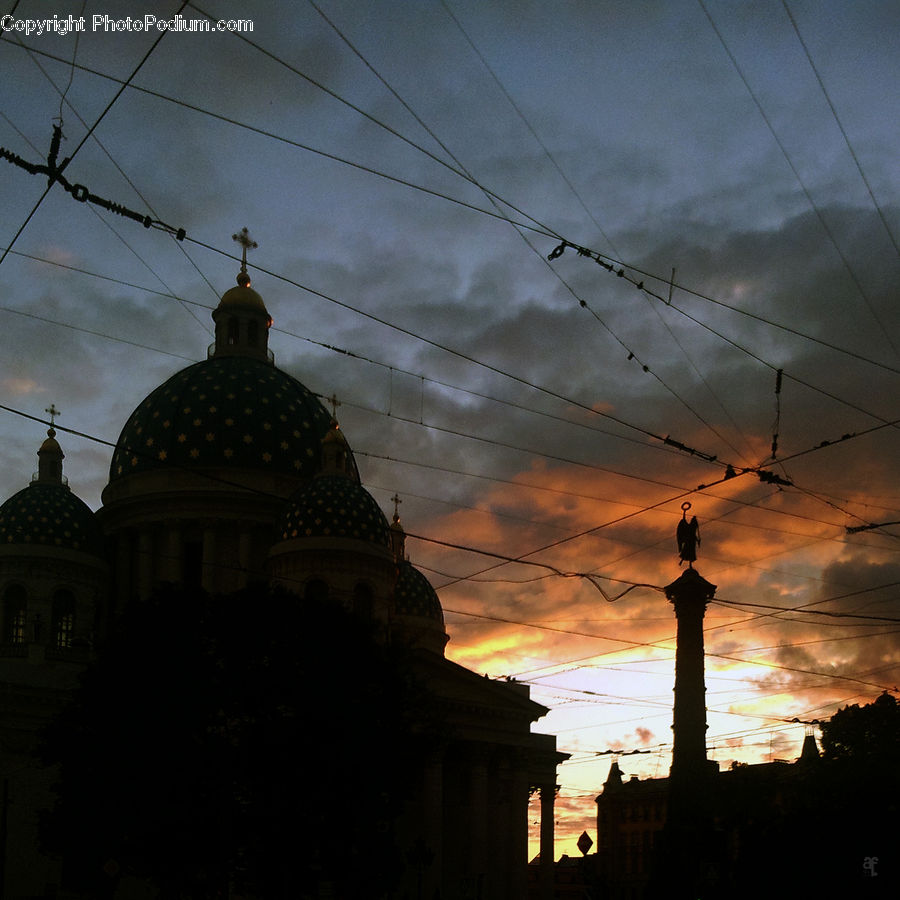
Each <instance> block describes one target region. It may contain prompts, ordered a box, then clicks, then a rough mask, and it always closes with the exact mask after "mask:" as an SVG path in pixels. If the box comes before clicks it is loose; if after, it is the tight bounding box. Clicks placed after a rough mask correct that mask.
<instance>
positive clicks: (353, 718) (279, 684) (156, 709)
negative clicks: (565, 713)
mask: <svg viewBox="0 0 900 900" xmlns="http://www.w3.org/2000/svg"><path fill="white" fill-rule="evenodd" d="M375 637H376V635H375V631H374V628H373V626H372V625H371V624H370V623H366V622H362V621H360V620H358V619H357V618H355V617H354V616H353V615H351V614H350V613H349V612H346V611H344V610H343V609H340V608H338V607H337V606H336V605H334V604H330V605H329V604H327V603H315V602H310V601H308V600H300V599H299V598H298V597H296V596H294V595H293V594H290V593H288V592H283V591H276V590H270V589H268V588H263V587H257V588H252V589H247V590H244V591H241V592H239V593H237V594H232V595H227V596H216V597H211V596H207V595H205V594H202V593H197V592H187V591H183V590H180V589H174V588H168V589H165V590H163V591H161V592H159V593H157V594H156V595H155V596H154V597H153V598H152V599H151V600H150V601H148V602H146V603H141V604H136V605H135V606H134V607H133V608H132V609H130V610H128V611H127V612H126V613H125V614H124V615H123V617H122V618H121V621H120V622H119V623H118V627H117V629H116V632H115V634H114V635H113V636H112V637H111V638H110V639H109V641H108V642H107V643H106V645H105V646H104V647H103V649H102V651H101V653H100V655H99V658H98V661H97V663H96V665H95V666H93V667H92V669H90V670H89V671H88V672H87V673H86V676H85V678H84V682H83V686H82V688H81V690H80V691H79V692H78V694H77V696H76V697H75V698H74V700H73V702H72V704H71V705H70V706H69V708H68V709H67V710H66V711H65V713H64V714H63V715H62V716H61V717H60V718H59V719H58V720H57V721H55V722H54V724H53V725H52V727H51V728H50V729H49V730H48V732H47V735H46V740H45V752H44V755H45V761H46V762H47V763H48V764H54V765H58V766H59V771H60V778H59V782H58V786H57V796H58V800H57V803H56V806H55V808H54V809H53V810H52V811H51V812H50V813H49V814H48V816H47V817H46V821H45V823H44V839H45V843H46V844H47V846H48V848H49V849H51V850H54V851H56V852H57V853H60V854H61V855H63V857H64V864H65V873H66V877H67V880H68V881H69V883H70V884H71V885H72V886H74V887H77V888H78V889H81V890H85V891H89V892H90V894H91V895H92V896H102V895H103V894H104V893H107V894H108V893H111V891H112V890H113V887H114V885H115V883H116V881H117V880H118V879H120V878H121V877H122V876H123V875H132V876H137V877H141V878H147V879H150V880H151V881H152V882H153V883H155V884H156V885H157V887H158V888H159V889H160V890H161V891H162V895H163V896H171V897H196V898H207V897H219V896H231V895H235V894H237V895H246V896H265V897H303V896H304V895H306V894H309V895H313V894H315V893H316V892H317V891H318V889H319V885H320V884H323V883H326V882H327V883H329V884H330V886H331V889H332V890H333V891H334V892H335V893H334V895H335V896H338V897H342V896H346V897H352V896H366V897H377V896H379V895H380V894H381V893H382V892H383V891H385V890H387V889H388V888H389V886H390V884H391V882H392V880H393V878H394V877H395V876H396V875H397V874H398V871H399V866H400V864H401V863H400V861H399V860H398V858H397V855H396V852H395V848H394V846H393V841H392V840H391V824H392V822H393V820H394V818H395V816H396V815H397V814H398V813H399V811H400V805H401V803H402V799H401V798H402V795H403V790H402V785H403V782H404V779H405V778H407V777H409V765H410V763H411V761H412V757H413V756H414V755H415V753H416V750H417V748H419V747H420V745H421V742H422V741H424V740H425V739H426V738H425V736H424V731H427V729H423V725H422V723H423V721H427V718H428V717H427V708H428V704H427V701H426V700H425V698H424V696H423V695H422V694H421V692H420V689H419V688H418V687H417V686H416V684H415V681H414V679H413V678H412V676H411V674H410V669H409V666H408V659H407V658H405V657H404V654H403V653H402V651H400V650H398V649H396V648H390V647H387V646H385V645H384V644H383V643H382V642H379V641H378V640H376V639H375ZM229 891H230V892H232V893H229Z"/></svg>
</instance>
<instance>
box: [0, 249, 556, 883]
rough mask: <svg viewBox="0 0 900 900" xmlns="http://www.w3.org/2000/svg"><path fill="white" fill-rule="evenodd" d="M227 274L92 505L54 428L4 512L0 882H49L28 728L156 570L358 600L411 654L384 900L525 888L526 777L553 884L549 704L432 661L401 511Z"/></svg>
mask: <svg viewBox="0 0 900 900" xmlns="http://www.w3.org/2000/svg"><path fill="white" fill-rule="evenodd" d="M245 260H246V254H245ZM237 281H238V283H237V285H236V286H235V287H233V288H231V289H230V290H228V291H227V292H226V293H225V294H224V295H223V296H222V298H221V300H220V302H219V304H218V306H217V308H216V310H215V311H214V312H213V320H214V322H215V342H214V343H213V344H212V345H211V346H210V348H209V352H208V358H207V359H206V360H204V361H202V362H199V363H196V364H194V365H192V366H189V367H187V368H185V369H183V370H182V371H180V372H177V373H176V374H174V375H173V376H172V377H170V378H169V379H168V380H166V381H165V382H164V383H163V384H161V385H160V386H159V387H157V388H156V389H155V390H153V391H151V393H150V394H149V395H148V396H147V397H146V398H144V399H143V400H141V402H140V403H138V404H137V406H136V407H135V409H134V412H133V413H132V414H131V416H130V417H129V418H128V419H127V421H126V422H125V424H124V426H123V428H122V431H121V434H120V437H119V439H118V441H117V444H116V447H115V450H114V452H113V454H112V460H111V464H110V471H109V481H108V483H107V485H106V487H105V489H104V491H103V494H102V508H101V509H100V510H99V511H98V512H97V513H96V514H94V513H93V512H91V510H90V509H89V508H88V507H87V506H86V505H85V504H84V503H83V502H82V501H81V500H79V499H78V498H77V497H76V496H75V494H74V493H73V492H72V491H71V490H70V489H69V487H68V485H67V482H66V479H65V477H64V476H63V472H62V462H63V456H64V454H63V451H62V448H61V446H60V444H59V442H58V441H57V440H56V433H55V430H54V428H51V429H50V431H49V432H48V437H47V439H46V440H45V441H44V443H43V444H42V445H41V447H40V449H39V451H38V457H39V468H38V473H37V475H36V476H35V478H34V480H33V481H32V483H31V484H30V485H28V486H27V487H25V488H24V489H23V490H21V491H19V492H18V493H17V494H15V495H14V496H13V497H11V498H9V499H8V500H6V502H5V503H3V504H2V506H0V604H2V605H0V616H2V620H0V635H2V643H0V749H2V751H3V756H2V773H0V774H2V778H3V790H4V793H3V797H2V804H3V805H2V809H0V896H6V897H17V898H24V897H40V896H55V895H57V894H56V892H57V890H58V889H59V879H60V873H59V869H58V866H57V865H56V864H55V862H54V861H53V860H52V859H48V858H46V857H44V856H43V855H42V854H41V853H40V851H39V849H38V844H37V815H38V811H39V810H40V809H41V808H42V807H44V806H47V805H48V804H49V802H50V800H51V794H50V786H51V781H52V773H50V772H47V771H46V770H44V769H42V768H41V766H40V765H39V763H38V762H37V761H36V759H35V756H34V753H35V746H36V741H37V735H38V732H39V730H40V728H41V727H42V725H43V724H44V723H45V722H46V721H47V720H48V719H49V718H51V717H52V716H53V715H54V713H55V712H57V711H58V710H59V709H60V708H61V707H62V705H63V704H64V703H65V701H66V698H67V696H68V695H69V693H70V692H71V690H72V689H73V687H74V686H75V684H76V682H77V677H78V674H79V673H80V671H81V670H82V669H83V667H84V665H85V664H86V663H87V662H88V661H89V659H90V657H91V655H92V653H93V650H94V648H95V647H97V646H98V645H101V644H102V642H103V640H104V638H105V637H106V635H107V634H108V633H109V629H110V625H111V623H112V622H113V621H115V618H116V616H117V615H118V614H119V613H120V612H121V611H122V610H124V609H125V608H127V607H128V605H129V604H132V603H135V602H139V601H141V600H142V599H145V598H147V597H149V596H150V594H151V593H152V592H153V590H154V588H155V587H156V586H157V585H159V584H161V583H172V584H179V585H182V586H185V587H189V588H197V589H202V590H204V591H207V592H209V593H225V592H230V591H234V590H237V589H240V588H243V587H245V586H247V585H249V584H251V583H253V582H255V581H258V580H260V579H264V580H265V581H267V582H268V583H270V584H273V585H279V586H282V587H286V588H288V589H289V590H291V591H293V592H295V593H296V594H297V596H298V602H299V603H302V602H303V600H304V598H315V599H321V598H328V600H329V601H331V602H334V603H336V604H341V605H342V606H344V607H346V608H350V609H353V610H354V611H356V612H357V613H359V614H360V615H361V616H364V617H366V618H368V619H370V620H371V621H373V622H374V623H375V624H376V625H377V628H378V633H379V634H380V635H381V636H382V638H383V639H384V640H390V641H396V642H402V643H403V644H405V645H407V646H409V647H410V648H412V650H413V658H414V661H415V662H414V665H415V673H416V675H417V676H418V677H419V678H420V679H421V680H422V682H423V684H425V685H426V686H427V689H428V691H429V693H430V696H431V697H432V698H433V699H434V706H435V714H436V715H437V716H438V717H439V718H440V721H441V726H442V735H443V740H442V742H441V743H440V745H439V746H436V747H435V748H433V750H431V751H430V752H429V754H428V756H427V758H425V759H422V760H420V762H419V766H418V768H417V769H416V770H415V771H412V772H410V773H409V778H408V780H407V783H406V784H405V785H403V786H402V787H398V790H402V791H403V792H404V797H403V800H404V804H403V806H404V810H405V811H404V813H403V818H402V819H401V820H400V821H399V822H398V823H396V833H397V836H398V837H397V840H398V845H399V847H400V849H401V851H402V852H403V853H405V854H406V856H407V858H410V859H413V858H415V859H417V860H418V862H417V865H416V866H411V867H410V869H409V872H408V873H407V874H406V875H405V876H404V877H405V881H404V882H403V885H402V888H401V890H400V893H399V894H398V896H404V895H406V896H410V897H423V898H433V897H441V898H442V900H454V898H464V897H465V898H470V897H471V898H476V897H483V898H489V897H490V898H508V900H514V898H515V900H519V898H521V897H523V896H525V893H526V891H527V884H526V879H527V856H526V854H527V840H528V803H529V797H530V795H531V793H532V792H533V791H535V790H537V791H539V792H540V797H541V804H540V809H541V851H542V855H543V858H544V859H545V863H544V865H543V866H542V871H541V875H540V879H539V881H540V884H541V885H542V887H541V889H540V896H542V897H545V898H549V897H550V896H551V891H552V865H553V802H554V797H555V792H556V766H557V764H558V763H559V762H560V761H562V760H563V759H565V758H566V757H565V755H564V754H561V753H559V752H558V751H557V750H556V742H555V738H554V737H552V736H549V735H542V734H537V733H532V731H531V726H532V723H533V722H535V721H536V720H537V719H539V718H540V717H541V716H543V715H544V714H545V713H546V712H547V710H546V708H544V707H543V706H541V705H540V704H538V703H536V702H534V701H533V700H531V699H530V697H529V692H528V688H527V686H525V685H521V684H517V683H515V682H505V681H504V682H497V681H493V680H490V679H487V678H486V677H481V676H478V675H476V674H474V673H473V672H470V671H469V670H467V669H465V668H464V667H462V666H459V665H457V664H455V663H453V662H452V661H451V660H449V659H447V658H446V656H445V655H444V648H445V644H446V643H447V640H448V636H447V633H446V630H445V627H444V620H443V611H442V609H441V604H440V601H439V599H438V597H437V594H436V593H435V591H434V589H433V588H432V586H431V585H430V584H429V582H428V580H427V579H426V577H425V576H424V575H423V574H422V573H421V572H420V571H419V570H418V569H416V568H415V566H414V565H413V564H412V563H411V562H410V560H409V559H408V556H407V552H406V545H405V534H404V530H403V527H402V524H401V522H400V517H399V514H398V512H397V509H396V508H395V511H394V515H393V521H392V522H390V523H389V522H388V520H387V518H386V517H385V515H384V513H383V511H382V510H381V509H380V507H379V506H378V504H377V503H376V501H375V500H374V498H373V497H372V496H371V495H370V494H369V493H368V492H367V491H366V489H365V488H364V487H363V485H362V484H361V482H360V477H359V473H358V470H357V466H356V462H355V460H354V457H353V452H352V449H351V447H350V444H349V442H348V440H347V438H346V437H345V436H344V434H343V432H342V431H341V429H340V427H339V425H338V423H337V421H336V418H335V415H334V413H333V412H332V413H329V412H328V411H327V410H326V409H325V407H324V406H323V405H322V403H321V402H320V401H319V400H318V399H317V397H316V396H315V395H313V394H312V392H310V391H309V390H308V389H307V388H306V387H305V386H304V385H303V384H301V383H300V382H299V381H297V380H296V379H295V378H293V377H292V376H291V375H289V374H287V373H286V372H284V371H282V370H280V369H279V368H277V367H276V366H275V364H274V357H273V354H272V352H271V351H270V350H269V347H268V334H269V328H270V326H271V324H272V319H271V317H270V316H269V313H268V311H267V309H266V306H265V303H264V302H263V299H262V297H261V296H260V295H259V294H258V293H257V292H256V291H255V290H254V289H253V288H252V287H251V285H250V278H249V276H248V274H247V270H246V262H245V263H244V265H242V267H241V272H240V274H239V276H238V279H237ZM248 627H254V625H253V622H252V618H249V619H248ZM260 627H261V626H260ZM349 814H352V813H348V815H349ZM416 854H418V855H416ZM404 892H405V894H404ZM60 896H63V894H60ZM123 896H124V895H123Z"/></svg>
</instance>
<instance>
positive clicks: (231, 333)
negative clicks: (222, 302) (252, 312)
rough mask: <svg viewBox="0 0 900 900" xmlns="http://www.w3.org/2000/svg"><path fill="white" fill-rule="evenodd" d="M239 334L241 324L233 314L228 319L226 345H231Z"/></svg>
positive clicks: (236, 340)
mask: <svg viewBox="0 0 900 900" xmlns="http://www.w3.org/2000/svg"><path fill="white" fill-rule="evenodd" d="M240 336H241V326H240V323H239V322H238V320H237V319H235V318H234V317H233V316H232V317H231V318H230V319H229V320H228V345H229V346H230V347H233V346H234V345H235V344H236V343H237V342H238V341H239V340H240Z"/></svg>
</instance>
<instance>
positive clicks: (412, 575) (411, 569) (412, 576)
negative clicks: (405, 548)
mask: <svg viewBox="0 0 900 900" xmlns="http://www.w3.org/2000/svg"><path fill="white" fill-rule="evenodd" d="M394 609H395V611H396V612H397V614H398V615H401V616H418V617H420V618H423V619H430V620H432V621H434V622H437V623H439V624H440V626H441V628H443V627H444V610H443V608H442V607H441V601H440V600H438V595H437V591H435V589H434V588H433V587H432V586H431V582H430V581H429V580H428V579H427V578H426V577H425V576H424V575H423V574H422V573H421V572H420V571H419V570H418V569H417V568H416V567H415V566H414V565H413V564H412V563H410V562H409V561H408V560H404V561H403V562H401V563H400V574H399V577H398V578H397V587H396V588H395V589H394Z"/></svg>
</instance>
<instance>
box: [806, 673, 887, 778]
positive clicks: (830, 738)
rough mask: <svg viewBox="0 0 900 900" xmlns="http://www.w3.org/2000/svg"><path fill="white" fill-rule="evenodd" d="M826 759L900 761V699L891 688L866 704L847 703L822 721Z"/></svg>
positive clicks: (873, 761)
mask: <svg viewBox="0 0 900 900" xmlns="http://www.w3.org/2000/svg"><path fill="white" fill-rule="evenodd" d="M822 755H823V756H824V757H825V759H847V760H855V761H857V762H860V763H862V762H870V763H876V764H878V763H883V764H887V765H893V766H897V765H900V703H898V702H897V700H896V699H895V698H894V697H892V696H891V695H890V694H889V693H887V691H885V692H884V693H883V694H881V696H880V697H878V698H877V699H876V700H875V701H874V702H872V703H869V704H868V705H866V706H859V705H858V704H853V706H845V707H844V708H843V709H840V710H838V711H837V712H836V713H835V714H834V715H833V716H832V717H831V719H830V721H828V722H824V723H823V724H822Z"/></svg>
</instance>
